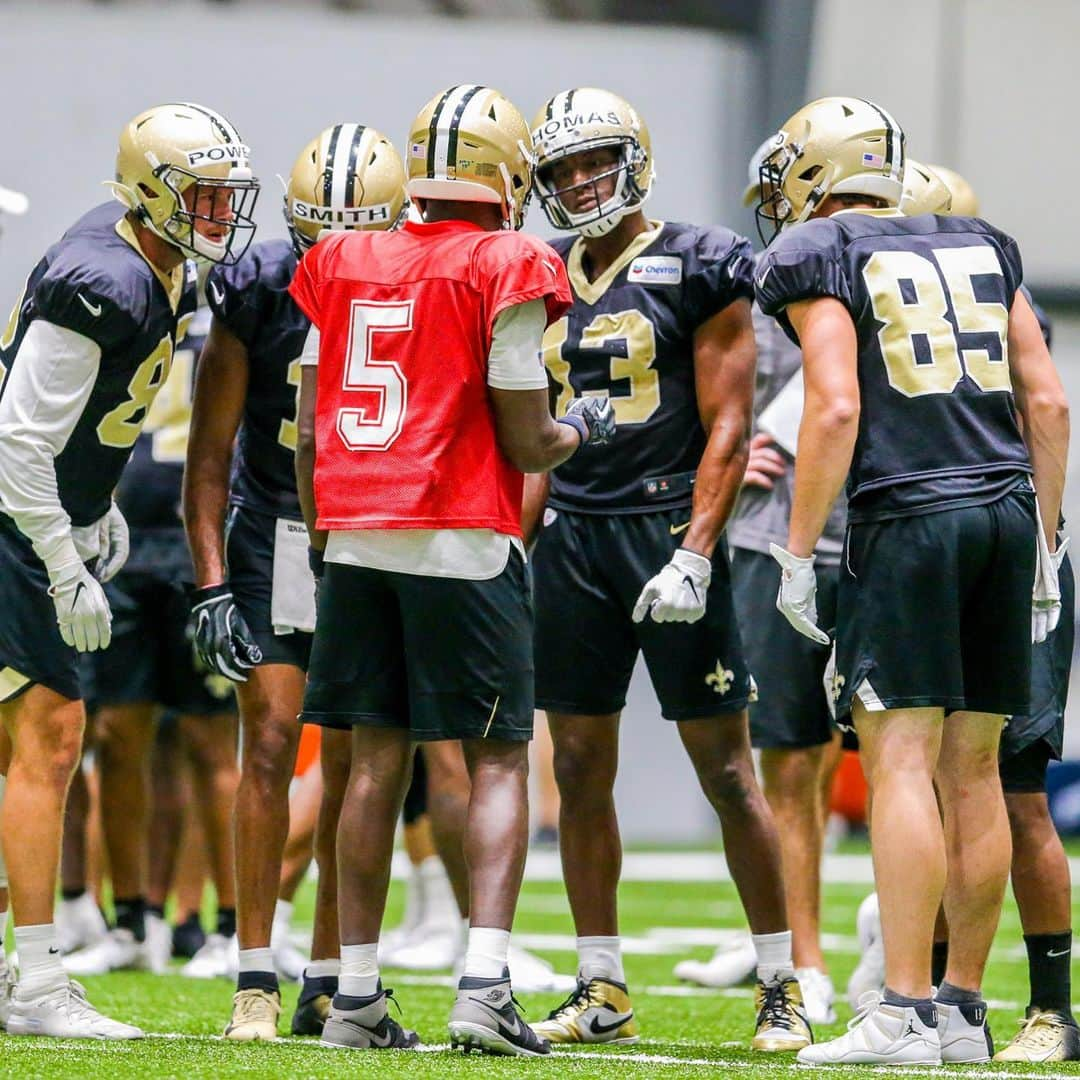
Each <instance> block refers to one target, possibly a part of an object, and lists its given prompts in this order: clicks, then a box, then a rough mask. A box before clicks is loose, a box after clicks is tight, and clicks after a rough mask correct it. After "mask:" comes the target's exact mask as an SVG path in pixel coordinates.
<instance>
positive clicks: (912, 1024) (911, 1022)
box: [903, 1020, 917, 1039]
mask: <svg viewBox="0 0 1080 1080" xmlns="http://www.w3.org/2000/svg"><path fill="white" fill-rule="evenodd" d="M915 1034H917V1032H916V1031H915V1021H914V1020H909V1021H908V1022H907V1031H905V1032H904V1035H903V1038H905V1039H906V1038H907V1037H908V1036H909V1035H915Z"/></svg>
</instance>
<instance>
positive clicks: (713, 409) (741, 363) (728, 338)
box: [682, 300, 757, 556]
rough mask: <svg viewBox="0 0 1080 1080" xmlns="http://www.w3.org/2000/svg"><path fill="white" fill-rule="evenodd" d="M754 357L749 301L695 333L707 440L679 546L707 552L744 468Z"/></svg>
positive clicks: (727, 512)
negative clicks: (686, 527) (686, 526)
mask: <svg viewBox="0 0 1080 1080" xmlns="http://www.w3.org/2000/svg"><path fill="white" fill-rule="evenodd" d="M756 356H757V350H756V347H755V345H754V327H753V323H752V322H751V320H750V302H749V300H736V301H734V302H733V303H731V304H729V305H728V306H727V307H726V308H724V310H723V311H720V312H718V313H717V314H716V315H714V316H713V317H712V318H711V319H709V320H708V321H707V322H704V323H702V325H701V326H699V327H698V329H697V332H696V333H695V334H694V383H695V388H696V390H697V401H698V412H699V414H700V416H701V424H702V426H703V427H704V428H705V431H706V432H707V433H708V437H709V441H708V443H707V444H706V446H705V452H704V453H703V454H702V456H701V464H700V465H699V466H698V470H697V478H696V480H695V481H694V502H693V509H692V511H691V517H690V527H689V528H688V529H687V530H686V537H685V539H684V540H683V544H682V546H683V547H684V548H687V549H688V550H689V551H695V552H697V553H698V554H701V555H705V556H711V555H712V552H713V548H714V547H716V542H717V540H719V538H720V534H721V533H722V532H723V530H724V526H725V525H726V524H727V519H728V516H729V515H730V514H731V510H732V507H733V506H734V505H735V499H736V496H737V495H738V493H739V487H740V485H741V484H742V480H743V475H744V473H745V472H746V466H747V461H748V450H749V440H750V426H751V420H752V417H753V406H754V365H755V361H756Z"/></svg>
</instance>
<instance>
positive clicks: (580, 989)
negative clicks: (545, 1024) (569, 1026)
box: [511, 979, 592, 1020]
mask: <svg viewBox="0 0 1080 1080" xmlns="http://www.w3.org/2000/svg"><path fill="white" fill-rule="evenodd" d="M511 999H512V1000H514V999H513V995H512V994H511ZM514 1004H515V1005H516V1004H517V1001H516V1000H514ZM591 1004H592V993H591V992H590V990H589V983H587V982H584V981H583V980H580V979H579V980H578V984H577V986H575V987H574V989H573V990H571V991H570V993H569V994H567V996H566V1000H565V1001H562V1002H560V1003H559V1004H558V1005H556V1006H555V1008H554V1009H552V1010H551V1012H550V1013H548V1019H549V1020H561V1019H562V1018H563V1014H564V1013H567V1014H572V1013H574V1012H584V1010H585V1009H587V1008H588V1007H589V1006H590V1005H591ZM518 1008H520V1006H518Z"/></svg>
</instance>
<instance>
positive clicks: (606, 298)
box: [544, 221, 753, 514]
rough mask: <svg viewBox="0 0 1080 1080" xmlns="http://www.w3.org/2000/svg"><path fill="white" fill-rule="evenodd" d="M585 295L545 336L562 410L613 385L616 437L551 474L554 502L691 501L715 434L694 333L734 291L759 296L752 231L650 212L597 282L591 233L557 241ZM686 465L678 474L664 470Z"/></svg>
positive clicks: (588, 505) (595, 508) (640, 505)
mask: <svg viewBox="0 0 1080 1080" xmlns="http://www.w3.org/2000/svg"><path fill="white" fill-rule="evenodd" d="M553 246H554V248H555V250H556V251H557V252H558V253H559V255H560V256H561V257H562V259H563V260H564V261H565V263H566V268H567V272H568V275H569V278H570V284H571V287H572V289H573V294H574V306H573V308H572V309H571V310H570V312H569V314H567V315H566V316H564V317H563V318H562V319H560V320H559V321H558V322H556V323H554V324H553V325H551V326H549V327H548V330H547V333H546V334H545V335H544V364H545V366H546V367H547V371H548V377H549V379H550V381H551V385H552V395H553V396H555V395H556V394H557V395H558V396H557V398H556V402H555V415H556V417H559V416H563V415H565V413H566V409H567V407H568V406H569V404H570V402H571V401H573V399H574V398H575V397H586V396H589V395H607V396H609V397H610V398H611V402H612V405H613V406H614V408H615V416H616V420H617V422H618V428H617V430H616V433H615V439H614V443H613V445H612V446H610V447H606V448H604V449H602V450H596V449H595V448H590V447H588V446H586V447H585V448H584V449H583V450H582V451H581V452H580V453H578V454H575V455H574V456H573V457H572V458H571V459H570V460H569V461H567V462H565V463H564V464H562V465H560V466H559V467H558V468H557V469H556V470H555V471H554V472H553V473H552V478H551V496H550V503H551V505H552V506H554V507H558V508H560V509H569V510H576V511H579V512H582V513H590V512H591V513H602V514H627V513H642V512H643V511H651V510H665V509H671V508H673V507H678V506H680V505H689V503H690V485H689V483H688V482H687V481H688V480H689V476H688V475H686V474H692V473H693V472H694V470H696V469H697V467H698V464H699V462H700V461H701V455H702V452H703V451H704V449H705V442H706V435H705V431H704V429H703V428H702V426H701V418H700V415H699V413H698V404H697V393H696V389H695V383H694V334H695V332H696V330H697V329H698V327H699V326H701V324H702V323H704V322H706V321H707V320H708V319H710V318H711V317H712V316H713V315H716V314H717V313H718V312H720V311H722V310H723V309H724V308H726V307H727V306H728V305H729V304H731V303H732V302H733V301H735V300H738V299H750V298H752V297H753V257H752V252H751V249H750V244H749V242H748V241H746V240H745V239H743V238H742V237H741V236H737V235H736V234H735V233H733V232H731V231H730V230H729V229H725V228H722V227H711V226H697V225H681V224H675V223H670V222H669V223H664V222H656V221H654V222H650V227H649V229H648V230H647V231H646V232H643V233H640V234H639V235H638V236H636V237H635V238H634V239H633V240H632V241H631V242H630V244H628V245H627V247H626V249H625V250H624V251H623V253H622V254H621V255H620V256H619V258H618V259H616V260H615V262H614V263H613V264H612V265H611V266H610V267H608V269H607V270H606V271H605V272H604V273H603V274H600V275H599V276H598V277H597V278H596V280H595V281H589V279H588V277H587V276H586V274H585V269H584V266H583V261H584V257H585V245H584V241H582V240H581V239H579V238H573V237H564V238H560V239H558V240H556V241H554V244H553ZM680 474H682V475H683V479H682V481H681V482H679V483H669V482H666V481H665V480H664V479H663V478H670V477H675V476H678V475H680Z"/></svg>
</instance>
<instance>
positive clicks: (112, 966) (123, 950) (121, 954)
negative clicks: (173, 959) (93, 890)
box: [64, 927, 152, 975]
mask: <svg viewBox="0 0 1080 1080" xmlns="http://www.w3.org/2000/svg"><path fill="white" fill-rule="evenodd" d="M64 967H65V968H66V969H67V972H68V974H69V975H108V974H109V972H110V971H150V970H152V968H151V966H150V956H149V953H148V951H147V948H146V942H141V941H136V940H135V935H134V934H133V933H132V932H131V931H130V930H124V929H122V928H120V927H116V928H115V929H113V930H110V931H109V932H108V933H107V934H106V935H105V937H104V938H102V939H101V941H99V942H98V943H97V944H96V945H88V946H87V947H86V948H85V949H79V950H78V952H73V953H70V954H69V955H68V956H65V957H64Z"/></svg>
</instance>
